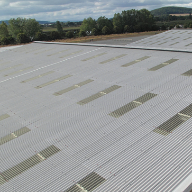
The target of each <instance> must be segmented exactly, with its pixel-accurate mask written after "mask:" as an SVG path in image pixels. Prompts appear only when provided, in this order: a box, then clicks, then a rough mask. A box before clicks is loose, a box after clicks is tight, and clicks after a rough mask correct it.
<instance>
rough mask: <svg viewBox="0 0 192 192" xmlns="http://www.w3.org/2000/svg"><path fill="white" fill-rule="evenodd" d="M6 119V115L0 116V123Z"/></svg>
mask: <svg viewBox="0 0 192 192" xmlns="http://www.w3.org/2000/svg"><path fill="white" fill-rule="evenodd" d="M8 117H10V116H9V115H8V114H3V115H1V116H0V121H2V120H4V119H6V118H8Z"/></svg>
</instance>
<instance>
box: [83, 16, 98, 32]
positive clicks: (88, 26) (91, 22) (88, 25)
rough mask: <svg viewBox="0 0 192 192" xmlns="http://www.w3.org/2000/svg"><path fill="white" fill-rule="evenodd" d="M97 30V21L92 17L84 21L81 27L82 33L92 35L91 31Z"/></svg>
mask: <svg viewBox="0 0 192 192" xmlns="http://www.w3.org/2000/svg"><path fill="white" fill-rule="evenodd" d="M93 28H96V21H95V19H92V18H91V17H88V18H87V19H84V20H83V23H82V24H81V26H80V31H85V32H86V33H88V34H91V30H92V29H93Z"/></svg>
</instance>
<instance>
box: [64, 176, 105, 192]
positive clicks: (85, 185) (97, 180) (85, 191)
mask: <svg viewBox="0 0 192 192" xmlns="http://www.w3.org/2000/svg"><path fill="white" fill-rule="evenodd" d="M105 181H106V179H105V178H103V177H101V176H100V175H98V174H97V173H95V172H92V173H90V174H89V175H87V176H86V177H84V178H83V179H82V180H80V181H79V182H78V183H77V184H75V185H73V186H71V187H70V188H69V189H67V190H65V192H92V191H93V190H95V189H96V188H98V187H99V186H100V185H101V184H103V183H104V182H105Z"/></svg>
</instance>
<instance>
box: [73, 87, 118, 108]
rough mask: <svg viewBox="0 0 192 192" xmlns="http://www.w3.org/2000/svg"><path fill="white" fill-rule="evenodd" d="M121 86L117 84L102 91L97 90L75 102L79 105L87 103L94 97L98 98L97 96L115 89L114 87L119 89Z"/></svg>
mask: <svg viewBox="0 0 192 192" xmlns="http://www.w3.org/2000/svg"><path fill="white" fill-rule="evenodd" d="M120 87H121V86H118V85H113V86H111V87H109V88H107V89H104V90H103V91H101V92H99V93H96V94H94V95H92V96H90V97H87V98H85V99H83V100H81V101H79V102H77V104H80V105H84V104H87V103H89V102H91V101H93V100H95V99H98V98H99V97H102V96H104V95H106V94H108V93H110V92H112V91H115V90H116V89H119V88H120Z"/></svg>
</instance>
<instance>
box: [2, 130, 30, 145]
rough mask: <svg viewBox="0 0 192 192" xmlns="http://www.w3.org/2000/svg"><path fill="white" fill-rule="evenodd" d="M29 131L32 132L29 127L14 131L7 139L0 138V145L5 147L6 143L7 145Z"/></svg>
mask: <svg viewBox="0 0 192 192" xmlns="http://www.w3.org/2000/svg"><path fill="white" fill-rule="evenodd" d="M29 131H31V130H30V129H29V128H27V127H23V128H21V129H19V130H17V131H14V132H13V133H10V134H8V135H6V136H5V137H2V138H0V145H3V144H4V143H7V142H9V141H11V140H13V139H15V138H17V137H19V136H21V135H23V134H25V133H27V132H29Z"/></svg>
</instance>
